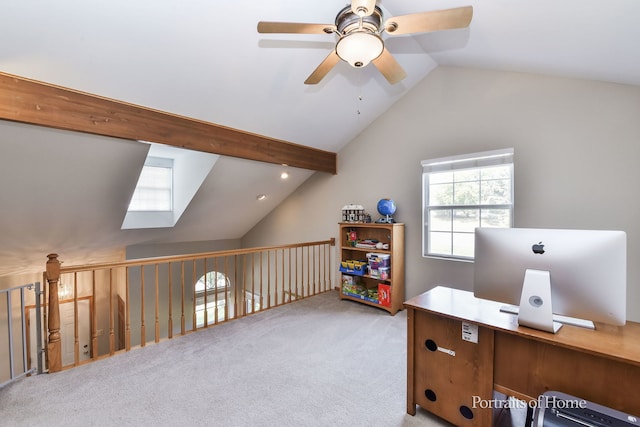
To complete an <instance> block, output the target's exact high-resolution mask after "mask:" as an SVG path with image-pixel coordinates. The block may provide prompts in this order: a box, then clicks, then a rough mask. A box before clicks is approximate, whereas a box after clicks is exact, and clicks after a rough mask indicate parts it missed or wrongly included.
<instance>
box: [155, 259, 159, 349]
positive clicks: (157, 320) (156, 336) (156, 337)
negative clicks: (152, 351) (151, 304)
mask: <svg viewBox="0 0 640 427" xmlns="http://www.w3.org/2000/svg"><path fill="white" fill-rule="evenodd" d="M154 275H155V277H154V284H155V291H156V295H155V303H156V305H155V322H154V326H155V342H156V343H159V342H160V284H159V282H158V264H156V265H155V269H154Z"/></svg>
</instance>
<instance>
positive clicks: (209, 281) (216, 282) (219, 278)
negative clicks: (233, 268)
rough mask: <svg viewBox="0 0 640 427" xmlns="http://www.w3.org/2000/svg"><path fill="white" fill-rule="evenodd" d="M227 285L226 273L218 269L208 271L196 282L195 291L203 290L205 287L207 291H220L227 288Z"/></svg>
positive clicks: (200, 291)
mask: <svg viewBox="0 0 640 427" xmlns="http://www.w3.org/2000/svg"><path fill="white" fill-rule="evenodd" d="M229 286H230V284H229V278H228V277H227V275H226V274H224V273H220V272H219V271H209V272H207V274H205V275H204V276H202V277H200V278H199V279H198V281H197V282H196V293H202V292H204V290H205V288H206V289H207V292H209V291H212V290H217V291H222V290H224V289H228V288H229Z"/></svg>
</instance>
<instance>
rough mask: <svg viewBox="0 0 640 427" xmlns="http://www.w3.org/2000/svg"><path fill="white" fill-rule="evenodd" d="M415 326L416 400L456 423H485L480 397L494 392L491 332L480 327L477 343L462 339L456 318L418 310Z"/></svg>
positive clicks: (482, 397)
mask: <svg viewBox="0 0 640 427" xmlns="http://www.w3.org/2000/svg"><path fill="white" fill-rule="evenodd" d="M414 325H415V327H414V349H413V352H414V358H413V360H414V384H413V387H414V389H413V392H414V396H415V400H416V403H417V404H418V405H420V406H422V407H423V408H424V409H426V410H428V411H430V412H433V413H434V414H436V415H438V416H440V417H442V418H444V419H446V420H448V421H450V422H452V423H454V424H456V425H478V424H485V423H484V422H480V423H479V422H478V420H483V421H484V420H487V419H489V421H490V417H491V411H490V410H489V411H488V415H487V414H486V412H487V411H482V408H481V404H480V402H479V400H480V399H482V400H483V401H485V402H486V401H489V400H490V399H491V398H492V394H493V331H492V330H490V329H487V328H479V331H478V343H477V344H476V343H472V342H468V341H464V340H463V339H462V322H461V321H458V320H454V319H449V318H445V317H442V316H435V315H432V314H429V313H426V312H421V311H416V312H415V323H414Z"/></svg>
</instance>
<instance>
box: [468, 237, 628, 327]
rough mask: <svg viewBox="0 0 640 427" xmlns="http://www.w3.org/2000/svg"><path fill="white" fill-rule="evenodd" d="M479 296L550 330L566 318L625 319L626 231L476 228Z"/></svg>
mask: <svg viewBox="0 0 640 427" xmlns="http://www.w3.org/2000/svg"><path fill="white" fill-rule="evenodd" d="M474 295H475V296H476V297H478V298H482V299H488V300H494V301H498V302H502V303H505V304H510V306H505V307H503V309H502V311H507V312H512V313H517V314H518V324H520V325H522V326H528V327H531V328H535V329H540V330H543V331H548V332H553V333H555V332H557V331H558V329H560V326H562V324H563V323H566V324H573V325H577V326H583V327H588V328H595V326H594V323H593V322H602V323H607V324H612V325H624V324H625V322H626V296H627V237H626V233H625V232H623V231H608V230H561V229H538V228H476V230H475V261H474ZM515 306H518V307H515Z"/></svg>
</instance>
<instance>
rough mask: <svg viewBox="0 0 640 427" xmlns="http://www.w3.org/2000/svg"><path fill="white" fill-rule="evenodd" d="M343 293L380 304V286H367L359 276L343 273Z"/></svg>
mask: <svg viewBox="0 0 640 427" xmlns="http://www.w3.org/2000/svg"><path fill="white" fill-rule="evenodd" d="M342 293H343V294H345V295H349V296H351V297H354V298H359V299H361V300H365V301H369V302H372V303H375V304H380V301H379V299H378V298H379V290H378V288H367V285H366V284H365V283H363V282H362V280H361V278H360V277H359V276H351V275H349V274H343V275H342Z"/></svg>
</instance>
